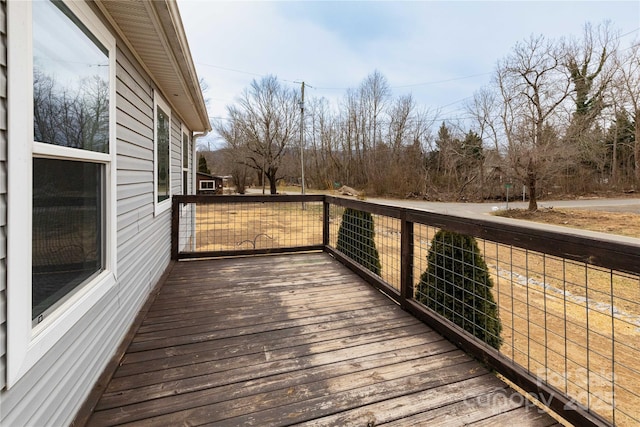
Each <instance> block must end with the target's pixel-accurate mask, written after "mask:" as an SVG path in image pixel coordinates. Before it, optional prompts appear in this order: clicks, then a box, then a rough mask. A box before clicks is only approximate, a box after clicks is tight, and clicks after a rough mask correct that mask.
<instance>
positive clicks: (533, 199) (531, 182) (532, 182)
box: [527, 171, 538, 212]
mask: <svg viewBox="0 0 640 427" xmlns="http://www.w3.org/2000/svg"><path fill="white" fill-rule="evenodd" d="M537 181H538V179H537V177H536V174H535V173H534V172H532V171H529V173H528V174H527V189H528V190H529V211H531V212H535V211H537V210H538V200H537V197H538V196H537V193H536V184H537Z"/></svg>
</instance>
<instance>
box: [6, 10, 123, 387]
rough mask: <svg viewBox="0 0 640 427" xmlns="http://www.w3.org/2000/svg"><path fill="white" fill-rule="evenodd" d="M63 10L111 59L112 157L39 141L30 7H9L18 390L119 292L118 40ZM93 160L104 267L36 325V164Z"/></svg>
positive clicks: (10, 363) (12, 341)
mask: <svg viewBox="0 0 640 427" xmlns="http://www.w3.org/2000/svg"><path fill="white" fill-rule="evenodd" d="M65 5H66V6H67V7H68V8H69V10H71V11H72V12H73V13H74V14H75V15H76V17H77V18H78V19H79V20H80V21H81V22H82V23H83V24H84V25H85V26H86V27H87V29H89V31H91V33H92V34H93V36H94V37H96V38H97V39H98V40H99V41H100V42H101V43H102V44H103V46H104V47H105V48H106V49H107V51H108V55H109V153H108V154H105V153H97V152H89V151H87V150H79V149H74V148H68V147H59V146H54V145H51V144H43V143H40V142H35V141H34V131H33V36H32V34H33V21H32V2H20V1H11V2H7V22H10V23H11V25H8V28H7V39H8V40H9V41H10V43H9V47H8V49H7V64H8V69H7V75H8V82H9V84H8V99H7V102H8V134H9V140H10V143H9V145H8V149H7V151H8V153H7V154H8V157H7V160H8V162H7V163H8V191H7V205H8V206H7V225H8V226H7V251H8V254H7V353H6V354H7V387H8V388H9V387H12V386H14V385H15V384H16V383H17V382H18V381H19V380H20V378H21V377H22V376H24V375H25V373H26V372H27V371H28V370H29V369H30V368H31V367H33V366H34V365H35V364H36V363H37V362H38V361H39V360H40V359H41V358H42V357H43V356H44V355H45V354H46V353H47V352H48V351H49V350H51V349H52V348H53V347H54V346H55V345H56V343H57V342H58V341H59V340H60V339H61V338H62V337H63V336H64V335H65V334H66V333H68V332H69V331H70V330H71V329H72V328H73V327H74V326H76V325H78V323H79V322H80V320H81V319H82V318H83V316H85V315H86V314H87V313H88V312H89V311H90V310H91V309H92V308H93V307H94V306H95V305H96V304H97V303H98V302H99V301H100V300H101V299H102V298H103V297H104V296H105V295H107V293H109V292H110V291H111V290H112V289H114V288H115V285H116V281H117V272H116V247H117V243H116V224H117V222H116V146H115V140H116V105H115V104H116V84H115V80H116V60H115V58H116V53H115V49H116V41H115V38H114V36H113V35H112V34H111V33H110V32H109V30H108V29H107V28H106V27H105V26H104V25H103V24H102V23H101V21H100V20H99V19H98V17H97V16H96V15H95V14H94V13H93V11H92V10H91V9H90V7H89V6H88V5H87V4H85V3H82V2H75V1H65ZM34 156H35V157H46V158H55V159H73V160H81V161H90V162H91V161H93V162H96V163H100V164H103V165H104V168H105V176H104V179H105V182H104V192H105V195H104V196H105V208H104V209H105V210H104V221H105V235H104V239H105V248H104V249H105V266H104V267H105V269H104V271H102V272H101V273H100V274H98V275H97V277H95V278H94V279H93V280H91V281H90V282H88V283H86V284H84V285H82V286H80V287H78V288H77V290H76V291H74V293H73V294H72V295H71V296H70V297H69V298H68V299H66V300H65V301H64V302H63V303H62V304H61V305H60V307H58V308H57V309H56V310H55V311H54V312H53V313H51V314H50V315H48V316H46V317H45V318H44V320H43V321H42V322H41V323H39V324H38V325H36V326H33V321H32V318H31V317H32V308H31V307H32V299H31V296H32V287H31V280H32V279H31V277H32V240H31V237H30V236H31V235H32V217H31V215H30V214H29V215H25V212H32V188H33V175H32V174H33V158H34Z"/></svg>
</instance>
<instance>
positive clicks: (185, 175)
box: [182, 171, 189, 194]
mask: <svg viewBox="0 0 640 427" xmlns="http://www.w3.org/2000/svg"><path fill="white" fill-rule="evenodd" d="M182 194H189V172H187V171H183V172H182Z"/></svg>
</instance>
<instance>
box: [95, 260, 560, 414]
mask: <svg viewBox="0 0 640 427" xmlns="http://www.w3.org/2000/svg"><path fill="white" fill-rule="evenodd" d="M514 393H515V392H514V391H513V390H511V389H509V388H508V387H507V386H506V385H505V384H504V383H503V382H501V381H500V380H499V379H498V378H497V377H496V376H495V375H493V374H492V373H490V372H488V371H487V369H486V368H484V367H483V366H482V365H480V364H479V363H478V362H476V361H474V360H472V359H471V358H470V357H469V356H468V355H466V354H465V353H463V352H462V351H460V350H459V349H457V348H456V347H455V346H454V345H453V344H451V343H450V342H448V341H446V340H445V339H443V338H442V337H441V336H440V335H438V334H437V333H435V332H434V331H433V330H431V329H430V328H429V327H427V326H425V325H424V324H422V323H421V322H419V321H418V320H416V319H415V318H413V317H412V316H411V315H409V314H407V313H406V312H404V311H403V310H402V309H401V308H400V307H399V306H398V305H396V304H395V303H394V302H392V301H391V300H389V299H388V298H386V297H385V296H384V295H383V294H381V293H380V292H379V291H377V290H375V289H374V288H373V287H371V286H369V285H368V284H366V283H365V282H364V281H362V280H361V279H360V278H359V277H357V276H356V275H355V274H353V273H352V272H350V271H349V270H348V269H347V268H346V267H344V266H343V265H342V264H340V263H339V262H337V261H336V260H334V259H332V258H331V257H330V256H328V255H327V254H321V253H314V254H295V255H279V256H271V257H254V258H233V259H218V260H203V261H188V262H179V263H177V264H176V265H175V266H174V268H173V270H172V272H171V274H170V275H169V277H168V278H167V280H166V282H165V283H164V285H163V287H162V289H161V290H160V293H159V294H158V296H157V298H156V300H155V301H154V302H153V305H152V306H151V308H150V309H149V312H148V313H147V316H146V317H145V319H144V320H143V322H142V324H141V326H140V328H139V330H138V332H137V333H136V335H135V337H134V338H133V340H132V342H131V344H130V346H129V348H128V350H127V353H126V354H125V356H124V357H123V359H122V361H121V363H120V366H119V367H118V369H117V370H116V372H115V373H114V375H113V377H112V379H111V381H110V383H109V384H108V386H107V387H106V389H105V391H104V393H103V395H102V397H101V398H100V400H99V401H98V403H97V405H96V407H95V410H94V412H93V414H92V416H91V418H90V419H89V422H88V425H90V426H105V425H118V424H130V425H140V426H144V425H153V426H161V425H167V426H174V425H178V424H187V425H219V426H227V425H228V426H238V425H247V426H251V425H255V426H268V425H273V426H277V425H294V424H298V425H307V426H332V425H340V426H342V425H367V423H370V424H369V425H383V424H386V423H389V425H445V424H446V425H466V424H470V423H477V425H502V424H505V423H506V424H509V423H510V424H513V425H531V426H550V425H553V424H555V423H556V421H555V420H553V419H552V418H551V417H549V416H548V415H547V414H540V413H539V411H538V410H537V408H535V407H532V406H531V405H525V404H524V403H523V402H524V400H523V399H521V398H520V396H518V395H515V396H516V397H517V398H509V397H510V396H512V395H514ZM473 425H476V424H473Z"/></svg>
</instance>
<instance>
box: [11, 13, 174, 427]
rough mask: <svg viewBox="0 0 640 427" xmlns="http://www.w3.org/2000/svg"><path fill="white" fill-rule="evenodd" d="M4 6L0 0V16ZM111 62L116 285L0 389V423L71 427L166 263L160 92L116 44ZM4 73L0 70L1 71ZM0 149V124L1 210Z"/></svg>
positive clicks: (168, 221) (166, 217)
mask: <svg viewBox="0 0 640 427" xmlns="http://www.w3.org/2000/svg"><path fill="white" fill-rule="evenodd" d="M3 7H4V2H3V0H0V11H1V10H2V9H1V8H3ZM94 10H95V8H94ZM2 19H4V17H2ZM115 60H116V66H115V74H116V79H115V91H116V94H115V102H116V112H115V121H116V128H115V136H116V139H115V143H116V145H115V153H116V160H115V165H116V176H115V180H116V190H115V200H116V213H117V215H116V224H115V227H116V242H117V254H116V257H115V258H116V261H117V283H116V285H115V286H114V287H112V288H111V289H110V290H109V291H108V292H107V293H106V295H104V297H102V298H101V299H100V300H99V301H98V302H97V303H96V304H94V305H93V306H92V309H91V310H90V311H88V312H87V313H86V314H85V315H84V316H83V317H82V319H80V320H79V321H78V322H77V323H76V324H75V325H74V326H73V327H72V328H71V329H70V330H69V332H68V333H67V334H65V335H64V336H62V337H61V338H60V339H59V341H58V342H57V343H56V344H55V345H54V346H53V347H52V348H51V350H50V351H49V352H47V353H46V354H45V355H44V356H43V357H41V358H40V359H39V360H38V361H37V362H36V363H35V364H34V365H33V367H32V368H31V369H30V370H29V371H28V372H26V373H25V374H24V375H23V376H22V377H21V378H20V380H19V381H17V382H16V384H14V385H13V386H12V387H11V388H10V389H8V390H7V389H4V390H1V391H0V402H1V403H0V425H7V426H12V425H69V423H70V422H71V421H72V420H73V418H74V416H75V414H76V412H77V410H78V409H79V408H80V405H82V403H83V402H84V400H85V398H86V397H87V395H88V393H89V392H90V391H91V389H92V387H93V385H94V383H95V381H96V380H97V378H98V376H99V375H100V374H101V373H102V370H103V369H104V367H105V366H106V364H107V363H108V361H109V360H110V358H111V357H112V356H113V354H114V352H115V350H116V348H117V346H118V344H119V343H120V341H121V340H122V338H123V337H124V336H125V334H126V332H127V330H128V328H129V327H130V325H131V323H132V321H133V319H134V318H135V316H136V315H137V313H138V311H139V310H140V308H141V307H142V305H143V304H144V302H145V300H146V299H147V297H148V295H149V291H150V290H151V289H152V287H153V286H154V285H155V284H156V283H157V282H158V280H159V279H160V277H161V275H162V273H163V272H164V270H165V269H166V268H167V266H168V265H169V261H170V242H171V216H170V210H167V211H164V212H162V213H161V214H160V215H157V216H156V215H155V210H154V207H155V198H154V167H153V159H154V155H153V150H154V138H153V135H154V102H153V97H154V92H156V91H158V88H157V87H156V86H155V85H154V83H153V81H152V79H151V78H150V77H149V76H148V75H147V74H146V72H145V71H144V69H143V67H142V66H141V65H140V64H139V63H138V62H137V60H136V59H135V56H134V55H133V54H132V53H131V52H129V51H128V49H127V48H126V47H125V45H124V43H122V42H121V41H120V40H119V39H116V50H115ZM4 70H5V68H4V67H0V73H4ZM0 93H1V85H0ZM3 105H4V99H3V98H2V96H0V113H1V114H2V116H1V117H0V125H1V124H2V123H3V120H4V119H6V111H4V110H3V109H2V108H3ZM171 117H172V118H171V129H172V136H171V152H172V153H180V151H181V147H180V145H181V143H182V142H181V141H182V138H181V133H180V129H181V122H180V118H179V117H178V115H177V114H175V111H172V114H171ZM5 147H6V132H5V131H3V130H2V126H0V178H2V181H0V211H2V212H4V210H5V208H6V202H5V197H4V192H3V191H4V182H6V175H5V173H4V171H5V170H6V163H5V162H4V151H2V150H6V148H5ZM178 156H179V154H178ZM177 158H178V157H176V159H177ZM181 172H182V163H181V161H176V160H175V159H172V164H171V173H172V175H174V176H178V175H179V174H181ZM172 180H173V182H172V187H174V186H175V185H177V186H178V187H179V186H180V182H181V181H180V179H177V180H176V179H174V177H173V176H172ZM173 191H175V187H174V189H173ZM174 194H175V193H174ZM4 224H5V221H4V216H2V215H0V230H1V231H0V255H1V257H0V335H1V334H3V333H4V331H5V322H4V313H5V311H4V307H5V303H4V300H3V299H4V298H5V292H4V284H5V280H4V275H5V274H4V259H3V258H4V242H5V239H4V234H3V231H4ZM25 309H26V310H27V309H29V308H28V307H26V308H25ZM4 342H5V340H4V337H3V336H0V370H2V369H4V366H5V359H4V357H3V354H4V350H5V349H4ZM0 374H1V375H0V381H2V380H1V379H2V378H4V373H3V372H0ZM0 384H2V385H4V382H1V383H0Z"/></svg>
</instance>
